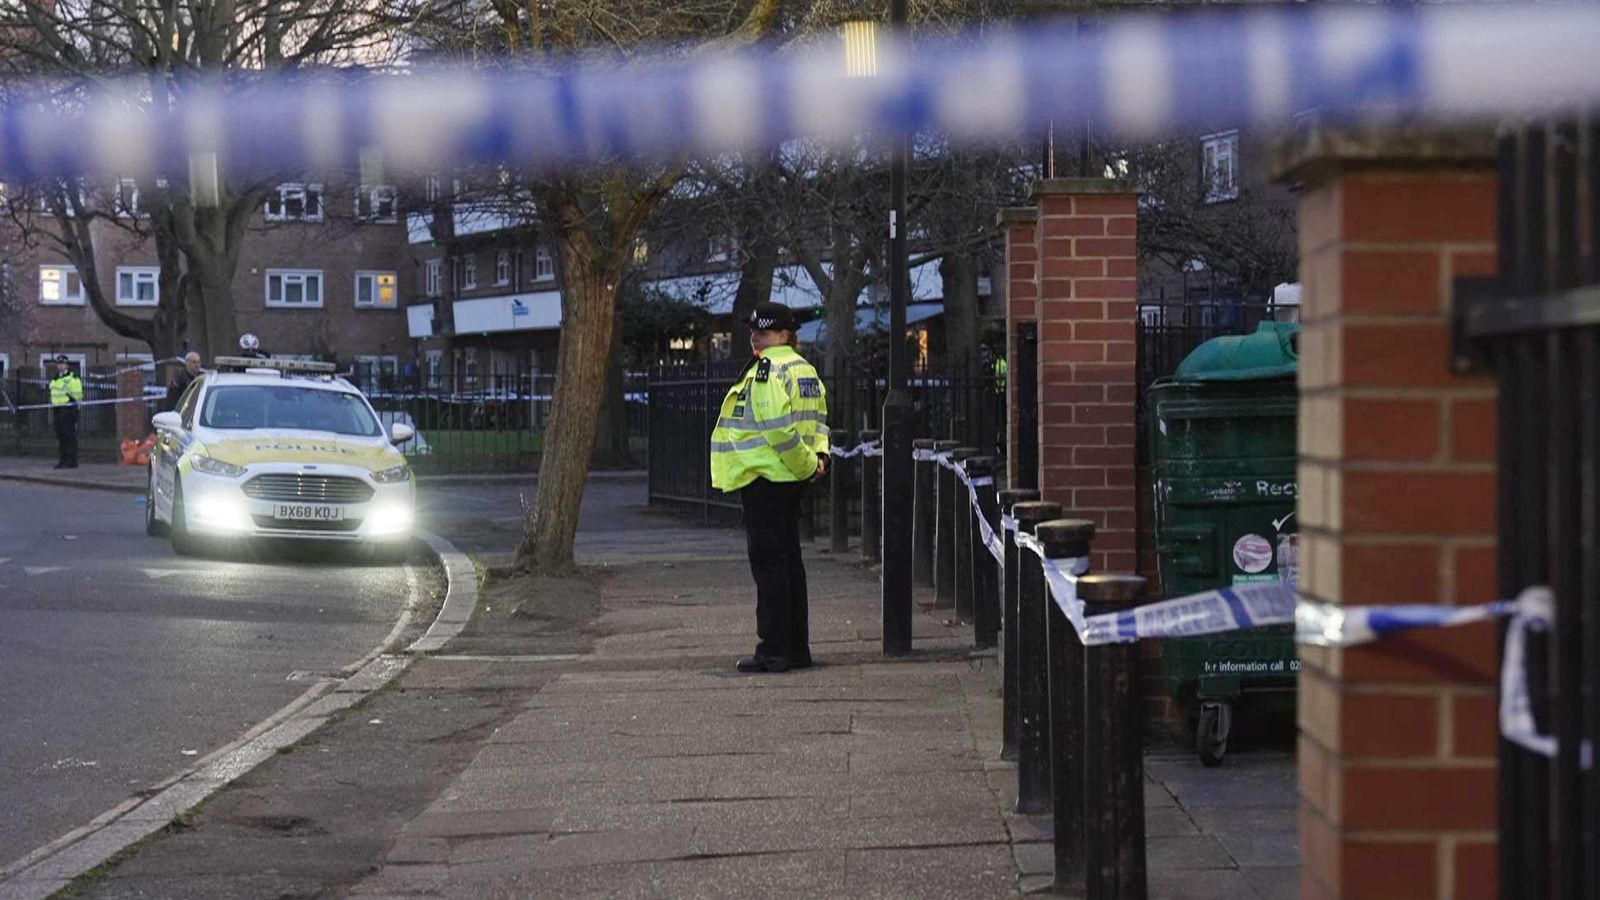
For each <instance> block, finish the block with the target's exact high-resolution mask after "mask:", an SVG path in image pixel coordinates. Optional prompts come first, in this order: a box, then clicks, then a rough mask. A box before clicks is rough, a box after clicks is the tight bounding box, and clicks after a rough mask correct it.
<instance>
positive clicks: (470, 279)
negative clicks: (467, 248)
mask: <svg viewBox="0 0 1600 900" xmlns="http://www.w3.org/2000/svg"><path fill="white" fill-rule="evenodd" d="M477 286H478V255H477V254H476V253H468V254H467V255H466V256H463V257H461V288H462V290H467V291H470V290H472V289H473V288H475V287H477Z"/></svg>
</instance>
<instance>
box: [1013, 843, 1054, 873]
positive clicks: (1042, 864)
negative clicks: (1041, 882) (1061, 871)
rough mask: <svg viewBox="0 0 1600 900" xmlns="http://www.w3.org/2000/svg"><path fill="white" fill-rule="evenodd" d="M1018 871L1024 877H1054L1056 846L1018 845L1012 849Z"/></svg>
mask: <svg viewBox="0 0 1600 900" xmlns="http://www.w3.org/2000/svg"><path fill="white" fill-rule="evenodd" d="M1011 849H1012V852H1013V855H1014V856H1015V857H1016V863H1017V871H1018V872H1019V873H1020V874H1022V875H1053V874H1054V873H1055V870H1056V848H1055V845H1054V844H1049V843H1045V844H1017V845H1016V846H1014V847H1012V848H1011Z"/></svg>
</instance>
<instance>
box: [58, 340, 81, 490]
mask: <svg viewBox="0 0 1600 900" xmlns="http://www.w3.org/2000/svg"><path fill="white" fill-rule="evenodd" d="M82 402H83V379H81V378H79V377H78V375H77V373H75V372H73V371H72V361H71V360H69V359H68V358H67V357H65V356H57V357H56V377H55V378H54V379H53V380H51V382H50V412H51V413H53V414H54V417H55V425H56V468H58V469H76V468H77V467H78V404H80V403H82Z"/></svg>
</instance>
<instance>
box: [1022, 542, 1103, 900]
mask: <svg viewBox="0 0 1600 900" xmlns="http://www.w3.org/2000/svg"><path fill="white" fill-rule="evenodd" d="M1033 533H1034V536H1035V537H1037V538H1038V539H1039V543H1040V544H1042V545H1043V546H1044V552H1045V556H1047V557H1049V558H1050V560H1051V561H1052V562H1055V563H1056V564H1057V565H1059V566H1060V567H1061V568H1067V569H1068V571H1073V569H1071V568H1069V567H1068V565H1067V562H1066V561H1067V560H1068V559H1071V558H1074V557H1086V556H1088V555H1089V541H1090V540H1092V539H1093V538H1094V523H1093V522H1090V521H1088V520H1087V519H1056V520H1054V521H1050V522H1042V523H1040V525H1039V527H1037V528H1035V529H1034V530H1033ZM1045 606H1046V608H1047V611H1048V613H1049V639H1048V644H1049V651H1048V654H1047V655H1048V658H1049V665H1050V787H1051V812H1052V814H1053V815H1054V816H1055V835H1056V840H1055V855H1056V869H1055V872H1056V875H1055V884H1054V889H1055V891H1056V892H1058V893H1065V894H1077V893H1081V892H1082V891H1083V858H1084V856H1083V854H1084V851H1083V792H1084V786H1083V778H1084V775H1083V759H1084V756H1085V754H1086V753H1088V752H1090V751H1089V749H1088V746H1086V745H1085V744H1084V740H1083V643H1082V642H1081V641H1080V640H1079V639H1078V632H1077V630H1076V629H1075V628H1073V627H1072V622H1071V621H1070V620H1069V619H1068V618H1067V616H1066V613H1064V612H1062V610H1061V605H1060V604H1059V603H1057V602H1056V600H1055V597H1054V595H1052V596H1051V597H1050V598H1048V600H1047V602H1046V604H1045Z"/></svg>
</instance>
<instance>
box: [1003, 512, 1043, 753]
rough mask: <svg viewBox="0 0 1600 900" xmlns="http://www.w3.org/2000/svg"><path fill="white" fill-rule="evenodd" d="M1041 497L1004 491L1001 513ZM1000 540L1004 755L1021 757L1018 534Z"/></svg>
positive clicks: (1005, 514)
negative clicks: (1002, 548)
mask: <svg viewBox="0 0 1600 900" xmlns="http://www.w3.org/2000/svg"><path fill="white" fill-rule="evenodd" d="M1037 499H1039V492H1038V491H1036V490H1034V489H1033V488H1019V489H1015V490H1009V491H1001V492H1000V495H999V500H1000V514H1001V517H1002V518H1006V517H1010V516H1013V515H1015V512H1013V510H1014V508H1015V507H1016V505H1017V504H1018V503H1031V502H1033V501H1034V500H1037ZM1000 531H1001V534H1000V539H1001V540H1002V541H1004V543H1005V548H1006V561H1005V564H1004V565H1003V566H1002V567H1001V568H1002V571H1001V573H1000V578H1001V581H1003V582H1004V584H1003V585H1002V587H1001V591H1000V638H1001V641H1000V681H1001V684H1002V689H1001V692H1000V693H1001V697H1002V702H1001V707H1002V712H1001V718H1002V719H1003V722H1002V723H1001V729H1000V731H1001V737H1000V758H1001V759H1016V758H1017V673H1018V671H1019V670H1020V667H1019V666H1018V665H1017V575H1018V572H1019V570H1020V569H1021V566H1020V565H1019V562H1018V558H1017V541H1016V533H1015V532H1013V531H1012V530H1010V529H1009V528H1001V529H1000Z"/></svg>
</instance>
